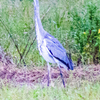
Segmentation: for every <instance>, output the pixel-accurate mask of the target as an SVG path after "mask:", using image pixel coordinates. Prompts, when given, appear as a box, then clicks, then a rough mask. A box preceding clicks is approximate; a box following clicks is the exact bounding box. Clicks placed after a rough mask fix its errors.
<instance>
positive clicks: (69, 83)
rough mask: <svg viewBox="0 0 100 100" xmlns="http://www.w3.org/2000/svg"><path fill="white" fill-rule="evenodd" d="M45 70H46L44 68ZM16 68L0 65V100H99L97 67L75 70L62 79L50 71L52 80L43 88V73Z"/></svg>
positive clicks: (99, 76)
mask: <svg viewBox="0 0 100 100" xmlns="http://www.w3.org/2000/svg"><path fill="white" fill-rule="evenodd" d="M45 69H46V68H45ZM45 69H40V68H32V69H29V68H28V69H27V68H16V67H15V65H11V64H10V65H5V64H4V63H0V99H1V100H100V65H98V66H94V65H91V66H90V65H88V66H84V67H83V68H82V67H76V68H75V69H74V70H73V71H69V72H67V73H66V71H65V70H64V69H62V71H63V75H64V80H65V83H66V87H65V88H64V87H63V84H62V81H61V78H60V73H59V70H58V69H57V68H55V69H54V68H52V70H51V76H52V80H51V83H50V86H49V87H47V70H45Z"/></svg>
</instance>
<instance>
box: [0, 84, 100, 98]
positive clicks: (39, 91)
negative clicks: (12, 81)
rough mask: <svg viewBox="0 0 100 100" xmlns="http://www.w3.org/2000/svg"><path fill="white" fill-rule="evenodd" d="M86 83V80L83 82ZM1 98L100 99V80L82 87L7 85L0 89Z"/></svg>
mask: <svg viewBox="0 0 100 100" xmlns="http://www.w3.org/2000/svg"><path fill="white" fill-rule="evenodd" d="M83 83H84V82H83ZM0 99H1V100H100V82H96V83H95V84H92V83H89V82H85V84H82V85H81V86H80V87H76V86H71V85H67V86H66V88H63V87H61V86H60V85H59V86H55V87H46V86H45V87H44V88H42V87H41V85H35V86H34V87H33V88H30V87H29V86H22V87H16V88H15V87H10V88H9V87H7V86H3V87H2V88H1V89H0Z"/></svg>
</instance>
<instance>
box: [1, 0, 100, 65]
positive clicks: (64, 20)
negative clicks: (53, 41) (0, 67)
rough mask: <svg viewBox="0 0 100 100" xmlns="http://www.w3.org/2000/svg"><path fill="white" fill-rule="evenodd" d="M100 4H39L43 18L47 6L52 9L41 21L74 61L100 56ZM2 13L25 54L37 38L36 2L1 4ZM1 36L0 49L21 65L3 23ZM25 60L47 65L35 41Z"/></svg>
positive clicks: (17, 0) (84, 1)
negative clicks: (35, 26) (35, 27)
mask: <svg viewBox="0 0 100 100" xmlns="http://www.w3.org/2000/svg"><path fill="white" fill-rule="evenodd" d="M99 4H100V3H99V0H96V1H95V0H82V1H78V0H74V1H73V0H70V1H69V0H63V2H62V0H54V1H52V0H50V1H46V0H42V1H41V0H40V16H41V17H42V16H43V15H45V12H46V11H47V9H48V6H49V5H50V7H51V8H50V10H49V12H48V13H47V14H46V15H45V17H44V20H43V21H42V25H43V27H44V29H45V30H46V31H47V32H49V33H50V34H52V35H53V36H55V37H56V38H57V39H58V40H59V41H60V42H61V43H62V45H63V46H64V47H65V49H66V50H67V52H69V53H72V59H73V61H77V59H78V57H79V55H80V56H81V57H82V61H83V62H84V61H87V60H88V59H90V60H91V59H93V57H94V55H96V56H95V57H99V55H100V33H99V29H100V17H99V16H100V6H99ZM0 9H1V10H0V15H1V16H0V20H2V21H3V22H4V24H5V25H6V27H7V28H8V30H9V31H10V33H11V35H12V37H13V38H14V40H15V42H16V44H18V47H19V50H20V52H21V54H22V53H23V52H24V50H25V46H26V44H27V43H28V46H27V48H26V51H27V50H28V48H29V47H30V44H31V43H32V41H33V39H34V38H35V30H34V29H33V28H34V20H33V17H34V7H33V0H22V1H20V0H7V1H6V0H2V1H0ZM31 30H33V31H32V32H31ZM0 32H1V34H0V45H1V46H2V47H3V48H4V50H5V52H8V53H10V54H11V55H12V57H13V59H14V61H15V60H16V59H17V63H18V62H19V61H20V56H19V54H18V51H17V50H16V48H15V45H14V43H13V42H12V40H11V38H10V36H9V34H8V32H7V31H6V29H5V28H4V26H3V25H2V23H0ZM30 32H31V33H32V34H31V33H30ZM29 36H30V37H31V38H30V39H29ZM28 39H29V41H28ZM96 52H97V53H96ZM25 53H26V52H25ZM23 58H24V60H25V62H26V63H27V64H32V63H33V64H34V65H37V66H40V65H44V64H45V61H44V59H43V58H42V57H40V55H39V51H38V49H37V43H36V41H35V42H34V44H33V45H32V46H31V49H30V51H29V53H28V55H27V56H26V57H25V56H24V57H23Z"/></svg>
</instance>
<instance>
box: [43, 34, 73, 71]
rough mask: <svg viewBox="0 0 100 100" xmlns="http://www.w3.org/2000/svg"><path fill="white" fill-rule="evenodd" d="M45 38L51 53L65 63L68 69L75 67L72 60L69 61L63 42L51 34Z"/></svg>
mask: <svg viewBox="0 0 100 100" xmlns="http://www.w3.org/2000/svg"><path fill="white" fill-rule="evenodd" d="M44 40H45V42H46V47H47V48H48V50H49V52H50V54H51V55H52V56H53V57H55V58H56V59H58V60H59V61H61V62H62V63H63V64H65V65H66V67H68V69H71V70H73V67H72V66H71V63H70V62H71V61H69V59H68V57H67V54H66V50H65V49H64V47H63V46H62V45H61V43H60V42H59V41H58V40H57V39H56V38H54V37H53V36H51V35H49V36H47V37H45V39H44Z"/></svg>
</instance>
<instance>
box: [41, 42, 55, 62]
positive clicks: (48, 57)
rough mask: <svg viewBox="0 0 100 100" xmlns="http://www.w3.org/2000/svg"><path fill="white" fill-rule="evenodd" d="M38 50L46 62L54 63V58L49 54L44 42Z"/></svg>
mask: <svg viewBox="0 0 100 100" xmlns="http://www.w3.org/2000/svg"><path fill="white" fill-rule="evenodd" d="M39 51H40V54H41V55H42V56H43V58H44V59H45V60H46V61H47V62H50V63H56V62H55V60H54V58H53V57H52V56H51V55H50V54H49V52H48V49H47V47H46V46H45V44H44V43H43V44H42V45H41V46H40V47H39Z"/></svg>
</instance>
